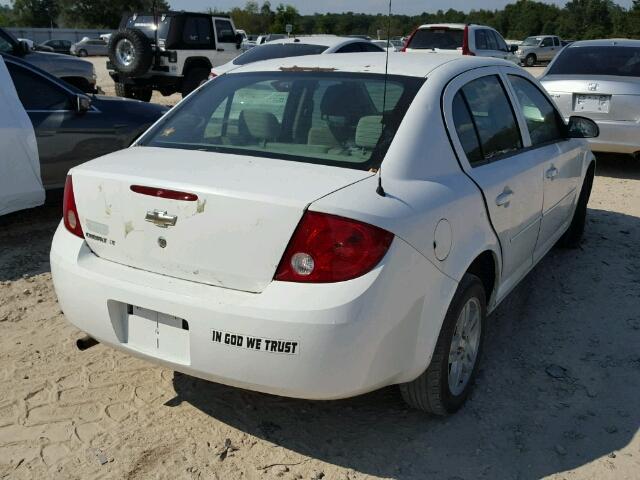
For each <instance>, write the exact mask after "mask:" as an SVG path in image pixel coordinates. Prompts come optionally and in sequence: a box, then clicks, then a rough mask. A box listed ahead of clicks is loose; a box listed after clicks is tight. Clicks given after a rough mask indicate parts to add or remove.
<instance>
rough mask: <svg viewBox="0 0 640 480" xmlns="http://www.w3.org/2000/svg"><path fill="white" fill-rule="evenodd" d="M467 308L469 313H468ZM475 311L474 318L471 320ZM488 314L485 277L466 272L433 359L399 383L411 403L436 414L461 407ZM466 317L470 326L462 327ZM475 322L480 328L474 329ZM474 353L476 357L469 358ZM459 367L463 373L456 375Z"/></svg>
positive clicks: (451, 306)
mask: <svg viewBox="0 0 640 480" xmlns="http://www.w3.org/2000/svg"><path fill="white" fill-rule="evenodd" d="M466 309H469V310H466ZM465 312H468V313H469V316H468V317H465V315H464V314H465ZM472 313H473V319H475V320H471V318H472V315H471V314H472ZM476 314H477V315H476ZM486 315H487V307H486V295H485V291H484V287H483V286H482V281H481V280H480V279H479V278H478V277H476V276H475V275H472V274H469V273H467V274H465V275H464V277H462V281H461V282H460V284H459V285H458V289H457V290H456V293H455V295H454V296H453V300H452V301H451V305H450V306H449V310H448V311H447V314H446V316H445V318H444V322H443V324H442V328H441V330H440V335H439V336H438V342H437V343H436V347H435V350H434V352H433V357H432V358H431V363H430V364H429V366H428V367H427V369H426V370H425V371H424V372H423V373H422V375H420V376H419V377H418V378H416V379H415V380H413V381H412V382H408V383H403V384H401V385H400V393H401V394H402V398H403V399H404V401H405V402H407V403H408V404H409V406H411V407H413V408H416V409H419V410H423V411H425V412H429V413H432V414H435V415H447V414H450V413H453V412H455V411H457V410H458V409H459V408H460V407H462V405H463V404H464V402H465V401H466V399H467V397H468V396H469V392H470V391H471V388H472V386H473V382H474V379H475V376H476V374H477V370H478V364H479V362H480V357H481V354H482V343H483V339H484V330H485V318H486ZM464 318H467V319H468V320H466V321H468V328H466V327H464V326H463V327H461V319H462V322H463V323H464V322H465V320H464ZM472 324H473V325H472ZM474 325H477V328H478V329H479V332H478V331H475V330H473V329H472V327H473V326H474ZM476 339H477V343H476ZM474 346H475V348H474ZM474 352H475V353H474ZM467 354H468V355H467ZM471 356H473V359H472V360H469V358H468V357H471ZM460 369H462V374H460V375H459V376H456V372H458V371H460ZM465 375H466V379H465ZM456 379H458V381H456Z"/></svg>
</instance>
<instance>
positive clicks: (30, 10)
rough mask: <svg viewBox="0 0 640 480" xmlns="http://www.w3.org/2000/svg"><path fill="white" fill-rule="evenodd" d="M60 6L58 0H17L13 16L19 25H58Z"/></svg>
mask: <svg viewBox="0 0 640 480" xmlns="http://www.w3.org/2000/svg"><path fill="white" fill-rule="evenodd" d="M59 13H60V8H59V5H58V2H57V1H56V0H15V1H14V3H13V16H14V18H15V22H16V24H17V25H19V26H25V27H51V26H53V27H56V26H58V24H57V18H58V14H59Z"/></svg>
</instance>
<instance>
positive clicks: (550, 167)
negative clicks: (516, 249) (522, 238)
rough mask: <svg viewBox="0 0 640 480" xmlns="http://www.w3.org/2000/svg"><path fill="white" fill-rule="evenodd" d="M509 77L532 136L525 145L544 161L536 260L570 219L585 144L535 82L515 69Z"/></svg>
mask: <svg viewBox="0 0 640 480" xmlns="http://www.w3.org/2000/svg"><path fill="white" fill-rule="evenodd" d="M507 78H508V79H509V84H510V87H511V89H512V91H513V94H514V97H515V98H516V99H517V101H516V103H517V104H518V108H519V109H520V111H521V112H522V116H523V118H524V121H525V123H526V127H527V132H528V137H529V138H528V139H527V140H526V141H525V144H527V145H528V147H529V150H530V151H531V152H535V153H536V154H537V155H539V157H540V159H541V161H542V162H543V164H544V169H543V182H544V201H543V207H542V224H541V227H540V234H539V236H538V241H537V244H536V249H535V252H534V262H536V261H537V260H539V259H540V258H541V257H542V256H543V255H544V254H545V253H546V252H547V251H548V250H549V249H550V248H551V247H552V246H553V245H554V244H555V242H556V241H557V240H558V239H559V238H560V236H561V235H562V233H563V231H564V230H565V227H566V226H567V225H568V224H569V222H570V221H571V217H572V214H573V207H574V204H575V201H576V198H577V195H578V194H579V191H580V186H581V185H580V179H581V176H582V162H583V155H584V147H583V146H582V144H581V142H580V141H579V140H576V139H571V138H567V130H566V126H565V124H564V121H563V120H562V116H561V115H560V113H559V112H558V111H557V110H556V108H555V106H554V105H553V102H551V100H549V98H548V97H547V96H546V95H545V94H544V93H543V91H542V90H541V89H540V88H539V87H538V86H537V85H536V84H535V83H534V82H533V81H531V80H530V79H528V78H526V76H525V75H523V74H522V73H520V72H518V71H515V70H514V71H513V72H510V73H508V74H507Z"/></svg>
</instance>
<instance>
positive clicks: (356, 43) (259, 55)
mask: <svg viewBox="0 0 640 480" xmlns="http://www.w3.org/2000/svg"><path fill="white" fill-rule="evenodd" d="M384 51H385V49H384V48H382V47H380V46H378V45H376V44H375V43H373V42H371V41H369V40H364V39H362V38H353V37H337V36H335V35H311V36H308V37H296V38H284V39H279V40H272V41H270V42H267V43H263V44H262V45H260V44H258V45H257V46H256V47H254V48H251V49H250V50H247V51H246V52H245V53H243V54H242V55H238V56H237V57H236V58H234V59H233V60H232V61H230V62H228V63H225V64H224V65H220V66H219V67H214V68H212V69H211V73H210V74H209V79H211V78H215V77H217V76H219V75H222V74H223V73H227V72H229V71H231V70H233V69H235V68H238V67H240V66H242V65H247V64H249V63H254V62H260V61H263V60H272V59H275V58H285V57H302V56H305V55H320V54H325V55H326V54H330V53H356V52H380V53H382V52H384Z"/></svg>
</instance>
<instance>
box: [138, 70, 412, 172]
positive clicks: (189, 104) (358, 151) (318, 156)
mask: <svg viewBox="0 0 640 480" xmlns="http://www.w3.org/2000/svg"><path fill="white" fill-rule="evenodd" d="M423 82H424V79H422V78H413V77H404V76H396V75H390V76H389V77H388V79H387V85H386V92H387V93H386V101H385V100H384V91H385V82H384V76H383V75H376V74H356V73H334V72H250V73H236V74H229V75H222V76H220V77H218V78H216V79H215V80H212V81H210V82H208V83H207V84H205V85H204V86H203V87H202V88H201V89H200V90H198V91H197V92H196V93H195V94H193V95H191V96H190V97H189V98H188V99H187V100H185V101H183V102H182V103H180V104H179V105H178V106H177V107H175V108H174V109H173V110H171V111H170V112H169V113H168V114H167V115H166V116H165V117H164V118H163V119H162V120H161V121H160V122H159V123H158V124H157V125H156V126H155V127H154V128H153V129H152V130H150V131H149V132H148V133H147V134H146V135H145V136H144V137H143V138H142V139H141V140H140V142H139V143H138V145H143V146H150V147H164V148H181V149H190V150H203V151H210V152H222V153H231V154H237V155H251V156H255V157H266V158H278V159H283V160H292V161H298V162H306V163H319V164H324V165H336V166H343V167H348V168H354V169H362V170H367V169H369V168H372V167H377V166H379V165H380V163H381V162H382V159H383V157H384V155H385V153H386V151H387V149H388V148H389V145H390V144H391V141H392V140H393V137H394V135H395V133H396V131H397V129H398V127H399V125H400V122H401V121H402V118H403V117H404V113H405V112H406V110H407V108H408V107H409V105H410V104H411V101H412V100H413V97H414V96H415V94H416V92H417V91H418V89H419V88H420V85H422V83H423ZM383 105H384V111H385V115H384V116H383Z"/></svg>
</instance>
